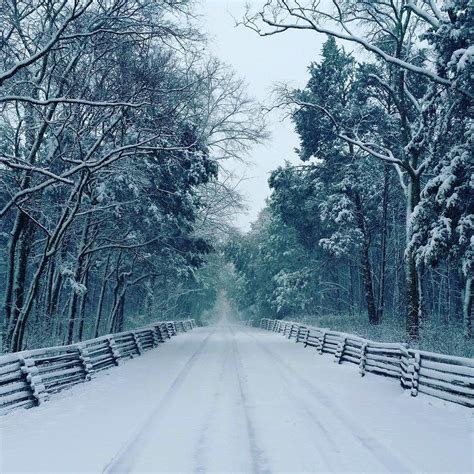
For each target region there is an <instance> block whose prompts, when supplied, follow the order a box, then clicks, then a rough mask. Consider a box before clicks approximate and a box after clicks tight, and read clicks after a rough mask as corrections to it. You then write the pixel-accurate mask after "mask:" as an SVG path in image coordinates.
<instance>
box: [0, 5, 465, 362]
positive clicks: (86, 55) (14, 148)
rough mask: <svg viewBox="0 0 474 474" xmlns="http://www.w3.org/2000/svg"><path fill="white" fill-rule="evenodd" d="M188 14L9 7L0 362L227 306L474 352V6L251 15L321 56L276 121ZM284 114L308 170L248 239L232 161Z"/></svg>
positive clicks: (263, 28)
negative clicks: (238, 223) (317, 45)
mask: <svg viewBox="0 0 474 474" xmlns="http://www.w3.org/2000/svg"><path fill="white" fill-rule="evenodd" d="M193 3H194V2H191V1H188V0H153V1H152V0H145V1H143V0H105V1H102V0H69V1H66V0H4V1H3V2H2V3H1V5H0V22H1V23H2V25H4V27H3V28H2V41H1V42H0V64H1V65H0V107H1V117H0V183H1V186H0V298H1V299H2V302H1V307H2V313H3V324H2V326H3V329H2V341H3V350H4V351H6V352H8V351H18V350H22V349H24V348H31V347H41V346H46V345H54V344H67V343H71V342H75V341H80V340H83V339H87V338H91V337H96V336H98V335H102V334H107V333H110V332H118V331H122V330H124V329H126V328H130V327H136V326H140V325H143V324H146V323H147V322H151V321H154V320H156V319H174V318H180V317H194V318H196V319H197V320H198V321H202V322H205V321H206V320H207V319H209V318H211V317H212V314H213V313H215V312H216V311H219V308H220V307H221V306H222V304H223V303H222V302H223V299H225V300H228V301H229V302H230V304H231V305H232V307H233V308H234V310H235V311H236V312H238V313H239V315H240V317H241V318H242V319H251V320H254V321H257V320H259V319H260V318H262V317H270V318H286V319H293V320H294V319H297V320H304V321H310V322H311V323H312V324H315V325H320V326H323V327H331V328H332V329H339V330H341V329H342V330H347V331H351V332H357V333H360V334H361V335H370V336H371V337H377V338H378V339H379V340H381V339H385V340H393V341H401V340H403V341H409V342H410V343H411V344H414V345H419V346H420V347H422V348H428V349H431V350H437V351H442V352H449V353H452V354H461V355H468V356H472V355H474V347H473V346H474V345H473V342H472V279H473V272H474V236H473V229H474V193H473V184H474V175H473V159H472V157H473V144H474V123H473V96H474V90H473V79H472V77H473V58H474V46H473V45H472V37H473V30H474V7H473V6H472V4H471V3H470V2H469V0H449V1H436V0H411V1H408V0H395V1H393V0H370V1H355V0H332V1H330V2H329V1H327V2H325V1H321V2H318V1H310V0H307V1H294V0H266V1H263V0H262V1H260V0H259V1H254V2H251V3H250V5H249V6H248V7H247V10H246V11H245V13H244V14H243V18H242V19H241V21H240V22H239V25H238V26H237V27H239V28H247V29H249V30H251V31H252V34H253V35H254V37H255V41H262V39H261V38H260V37H262V36H263V37H264V36H270V35H285V34H287V32H288V31H289V30H294V31H298V32H301V35H302V36H301V38H302V39H301V41H305V38H308V35H309V37H311V35H323V37H324V38H325V42H324V45H323V47H322V50H321V51H320V54H319V56H318V55H317V53H318V52H317V51H315V61H314V62H312V63H311V64H308V78H309V79H308V82H307V84H306V86H305V87H303V88H301V89H295V88H293V87H291V86H290V85H288V84H276V85H275V90H274V93H273V95H272V100H271V101H269V103H266V104H259V103H257V102H256V101H255V100H253V99H252V98H251V97H250V95H249V94H248V92H247V89H246V84H245V82H244V81H243V80H242V79H240V78H239V77H238V76H237V75H236V74H235V73H234V72H233V70H232V69H231V68H230V67H229V66H227V65H226V64H223V63H222V62H220V61H219V60H218V59H217V58H214V57H213V56H212V55H211V54H210V52H209V49H208V47H207V39H206V37H205V35H203V34H202V32H201V31H200V28H199V22H198V20H197V17H196V15H195V5H194V4H193ZM304 35H306V36H304ZM316 58H317V59H316ZM274 109H278V110H279V111H280V112H281V114H283V115H284V116H285V117H286V120H287V123H288V126H289V127H294V129H295V130H296V133H297V135H298V137H299V147H298V150H297V155H298V158H299V160H300V163H298V164H294V163H293V164H292V163H290V162H286V163H284V162H283V161H284V160H282V165H281V166H280V167H278V168H277V169H275V170H273V172H272V173H271V176H270V178H269V180H268V184H269V187H270V196H269V198H268V199H267V203H266V206H265V208H264V209H263V210H262V211H261V213H260V216H259V218H258V220H257V221H256V222H254V223H253V225H252V228H251V230H250V231H249V232H243V231H241V230H239V229H237V228H236V227H235V226H234V225H233V222H234V220H235V215H236V213H239V212H243V211H244V208H245V199H243V197H242V196H241V195H240V193H239V189H238V179H236V178H235V176H233V174H232V172H231V171H229V168H228V163H232V162H235V161H242V160H245V159H246V156H247V153H248V151H249V150H250V149H252V147H254V146H255V145H256V144H260V143H262V142H265V141H266V140H271V137H269V136H268V133H267V127H266V114H267V113H268V111H269V110H274ZM245 198H246V199H251V196H246V197H245Z"/></svg>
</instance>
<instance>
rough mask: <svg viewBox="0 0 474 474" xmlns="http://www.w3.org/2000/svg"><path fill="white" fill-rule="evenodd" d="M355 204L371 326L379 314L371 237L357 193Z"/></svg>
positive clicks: (376, 321)
mask: <svg viewBox="0 0 474 474" xmlns="http://www.w3.org/2000/svg"><path fill="white" fill-rule="evenodd" d="M353 200H354V204H355V207H356V219H357V226H358V227H359V230H360V231H361V232H362V235H363V242H362V249H361V266H362V278H363V280H364V294H365V301H366V303H367V313H368V316H369V323H370V324H378V323H379V319H378V314H377V311H376V308H375V298H374V285H373V276H372V265H371V263H370V255H369V247H370V242H369V235H368V231H367V226H366V224H365V219H364V211H363V209H362V202H361V199H360V195H359V193H357V192H355V193H354V195H353Z"/></svg>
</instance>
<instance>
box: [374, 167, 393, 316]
mask: <svg viewBox="0 0 474 474" xmlns="http://www.w3.org/2000/svg"><path fill="white" fill-rule="evenodd" d="M389 178H390V175H389V166H388V164H387V163H385V165H384V169H383V197H382V241H381V245H380V247H381V248H380V258H381V262H380V278H379V297H378V301H377V319H378V321H379V322H380V321H382V318H383V312H384V305H385V278H386V268H385V267H386V264H387V229H388V226H387V215H388V196H389V186H390V180H389Z"/></svg>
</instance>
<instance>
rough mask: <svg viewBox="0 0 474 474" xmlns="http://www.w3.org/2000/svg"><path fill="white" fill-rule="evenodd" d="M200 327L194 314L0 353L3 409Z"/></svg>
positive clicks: (28, 403) (31, 401)
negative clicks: (68, 342) (75, 340)
mask: <svg viewBox="0 0 474 474" xmlns="http://www.w3.org/2000/svg"><path fill="white" fill-rule="evenodd" d="M194 327H195V322H194V319H187V320H184V321H159V322H156V323H153V324H151V325H148V326H146V327H143V328H139V329H134V330H132V331H124V332H121V333H116V334H108V335H105V336H101V337H98V338H95V339H90V340H87V341H82V342H79V343H76V344H71V345H68V346H57V347H45V348H43V349H33V350H27V351H22V352H15V353H11V354H6V355H3V356H0V414H4V413H7V412H9V411H11V410H13V409H15V408H19V407H25V408H29V407H32V406H35V405H38V404H40V403H42V402H44V401H46V400H47V399H48V397H49V395H50V394H51V393H55V392H58V391H60V390H63V389H64V388H66V387H69V386H71V385H74V384H77V383H81V382H85V381H87V380H90V378H91V377H92V375H93V374H94V373H97V372H99V371H101V370H104V369H108V368H110V367H114V366H117V365H119V364H120V363H122V362H123V361H124V360H127V359H131V358H133V357H137V356H139V355H141V354H143V353H144V352H146V351H148V350H150V349H153V348H155V347H158V345H159V344H162V343H163V342H165V341H166V340H167V339H170V338H171V337H173V336H176V335H177V334H178V333H180V332H186V331H189V330H191V329H193V328H194Z"/></svg>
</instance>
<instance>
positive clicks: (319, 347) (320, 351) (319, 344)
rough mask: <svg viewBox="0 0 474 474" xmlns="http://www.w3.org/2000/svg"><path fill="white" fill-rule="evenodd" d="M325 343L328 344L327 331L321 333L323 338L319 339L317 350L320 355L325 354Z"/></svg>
mask: <svg viewBox="0 0 474 474" xmlns="http://www.w3.org/2000/svg"><path fill="white" fill-rule="evenodd" d="M325 342H326V331H321V337H319V338H318V347H317V350H318V352H319V353H320V354H322V353H323V349H324V343H325Z"/></svg>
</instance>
